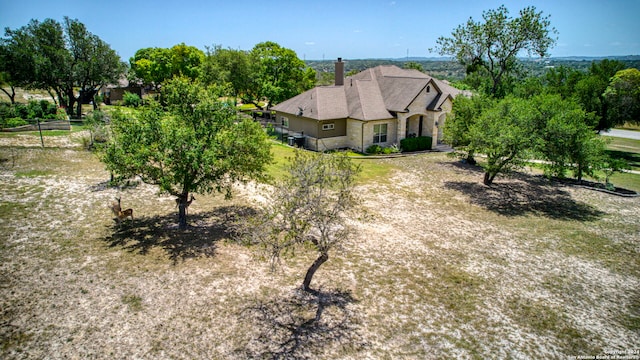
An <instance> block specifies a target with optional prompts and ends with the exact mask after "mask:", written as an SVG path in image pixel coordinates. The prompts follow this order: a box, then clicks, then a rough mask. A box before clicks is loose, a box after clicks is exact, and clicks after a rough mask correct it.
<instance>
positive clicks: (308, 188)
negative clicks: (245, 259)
mask: <svg viewBox="0 0 640 360" xmlns="http://www.w3.org/2000/svg"><path fill="white" fill-rule="evenodd" d="M359 172H360V167H359V166H358V165H356V164H354V163H352V162H351V160H350V159H349V157H348V156H346V154H332V155H327V154H319V153H312V152H306V151H303V150H296V152H295V154H294V157H293V158H292V159H290V165H289V171H288V174H287V175H286V176H285V178H284V179H283V180H282V181H281V182H280V183H279V184H277V185H276V187H275V189H274V191H273V193H272V194H271V196H270V198H269V201H268V202H267V203H266V204H265V205H264V208H263V209H262V212H261V213H260V215H259V217H257V218H256V219H255V222H254V224H253V226H252V232H251V235H252V236H253V237H254V238H255V239H256V240H257V241H258V242H259V243H260V244H262V245H263V246H264V248H265V250H266V251H267V253H268V254H269V256H270V258H271V261H272V265H274V266H275V264H277V263H278V261H279V259H280V256H281V255H282V253H283V252H285V251H287V250H290V249H292V248H293V247H295V246H296V245H300V244H308V245H310V246H311V247H312V248H313V249H315V250H316V251H317V252H318V253H319V256H318V258H317V259H316V260H315V261H314V262H313V264H311V266H310V267H309V269H308V270H307V272H306V274H305V277H304V281H303V282H302V288H303V289H304V290H305V291H310V292H312V291H313V290H312V289H311V287H310V285H311V281H312V279H313V276H314V274H315V273H316V271H317V270H318V268H320V266H321V265H322V264H324V263H325V262H326V261H327V260H328V259H329V252H330V251H331V250H332V249H335V248H337V247H339V246H340V245H341V244H343V242H344V240H345V239H346V237H347V234H348V233H349V231H350V229H349V226H348V222H347V220H348V214H350V213H352V212H353V211H354V210H355V209H356V208H357V206H358V204H359V203H360V199H359V198H358V197H357V196H356V195H355V194H354V192H353V188H354V184H355V179H356V176H357V174H358V173H359Z"/></svg>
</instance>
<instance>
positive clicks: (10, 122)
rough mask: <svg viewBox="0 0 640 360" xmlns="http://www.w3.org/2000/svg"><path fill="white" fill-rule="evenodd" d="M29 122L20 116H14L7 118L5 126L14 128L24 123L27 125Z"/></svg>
mask: <svg viewBox="0 0 640 360" xmlns="http://www.w3.org/2000/svg"><path fill="white" fill-rule="evenodd" d="M27 124H28V123H27V121H26V120H24V119H22V118H19V117H14V118H9V119H5V123H4V127H6V128H14V127H18V126H22V125H27Z"/></svg>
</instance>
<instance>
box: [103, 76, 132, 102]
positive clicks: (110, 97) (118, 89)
mask: <svg viewBox="0 0 640 360" xmlns="http://www.w3.org/2000/svg"><path fill="white" fill-rule="evenodd" d="M125 92H129V93H132V94H137V95H138V96H139V97H140V98H142V87H141V86H139V85H134V84H130V83H129V80H127V79H126V78H124V77H122V78H120V80H118V83H117V84H109V85H106V86H104V87H103V88H102V89H101V90H100V95H102V96H103V97H104V103H105V104H107V105H112V104H115V102H116V101H122V99H123V98H124V93H125Z"/></svg>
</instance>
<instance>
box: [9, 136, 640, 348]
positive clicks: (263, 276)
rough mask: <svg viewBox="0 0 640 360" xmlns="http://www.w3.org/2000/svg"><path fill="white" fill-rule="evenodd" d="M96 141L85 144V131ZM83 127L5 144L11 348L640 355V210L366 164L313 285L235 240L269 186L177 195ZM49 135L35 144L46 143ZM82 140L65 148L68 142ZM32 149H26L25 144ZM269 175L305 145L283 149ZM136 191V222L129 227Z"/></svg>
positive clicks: (445, 164)
mask: <svg viewBox="0 0 640 360" xmlns="http://www.w3.org/2000/svg"><path fill="white" fill-rule="evenodd" d="M78 134H81V133H78ZM77 136H80V135H77V134H75V133H71V134H69V135H68V136H67V137H64V136H52V137H48V138H47V139H45V143H47V141H49V143H50V144H54V141H56V143H55V144H57V145H58V146H57V147H54V146H52V145H50V146H49V147H47V148H45V149H41V148H39V147H38V146H39V138H38V137H37V136H34V135H25V136H23V137H18V138H15V137H14V138H9V137H5V136H4V135H0V178H1V179H2V180H1V181H0V279H1V282H0V284H1V286H0V357H1V358H3V359H23V358H92V359H112V358H153V359H169V358H171V359H195V358H206V359H221V358H224V359H245V358H349V359H397V358H401V359H414V358H417V359H443V358H447V359H449V358H466V359H485V358H518V359H539V358H568V357H570V356H592V357H594V356H597V355H604V354H605V351H627V350H629V349H632V350H633V349H639V348H640V336H638V334H639V331H640V256H639V255H640V254H639V253H640V246H639V243H638V241H639V240H638V234H640V200H639V199H638V198H631V199H629V198H620V197H616V196H611V195H608V194H604V193H600V192H596V191H590V190H586V189H580V188H573V187H569V186H564V185H559V184H555V183H550V182H547V181H546V180H544V179H543V178H540V177H535V176H531V175H528V174H524V173H522V174H517V175H516V176H514V177H511V178H503V177H499V178H497V179H496V181H495V183H494V185H493V186H492V187H486V186H484V185H482V172H481V171H480V170H479V169H478V168H476V167H470V166H467V165H464V164H461V163H459V162H457V161H455V160H453V159H451V158H448V157H447V156H446V155H444V154H438V153H430V154H421V155H416V156H407V157H401V158H395V159H354V161H357V162H358V163H359V164H361V166H362V168H363V173H362V176H361V178H360V182H359V184H358V190H357V191H358V193H359V195H361V196H362V198H363V200H364V211H363V214H365V213H366V216H364V217H363V218H362V219H352V221H351V223H352V226H353V227H354V229H355V232H354V233H353V235H352V236H350V237H349V239H346V243H345V245H344V247H343V248H341V249H339V250H338V251H335V252H332V253H330V258H329V261H328V262H327V263H326V264H324V265H323V266H322V267H321V268H320V269H319V271H318V273H317V274H316V276H315V277H314V281H313V283H312V286H313V287H315V288H317V289H319V290H320V293H319V295H318V296H311V295H309V294H304V293H302V292H300V291H299V290H297V289H298V287H299V285H300V284H301V282H302V278H303V276H304V272H305V271H306V269H307V267H308V266H309V265H310V264H311V263H312V262H313V260H314V259H315V257H316V254H315V253H313V252H312V251H310V249H307V248H300V249H297V250H296V251H295V254H291V256H290V257H288V258H286V259H285V260H284V262H283V264H282V267H281V268H279V269H278V270H277V271H276V272H270V270H269V264H268V261H266V260H265V258H264V256H263V255H262V254H261V252H260V251H259V250H260V249H259V248H257V247H253V246H247V245H244V244H242V243H239V242H238V241H237V240H236V239H235V238H234V237H233V234H234V229H235V228H234V226H235V224H236V219H238V218H242V217H243V216H245V215H246V214H249V213H251V212H252V209H253V208H254V207H255V205H256V204H255V201H256V200H255V199H256V197H259V195H260V193H259V191H258V190H256V188H254V187H252V186H238V187H237V189H236V192H235V196H234V198H233V199H232V200H230V201H225V200H224V196H222V195H215V194H212V195H206V194H196V198H197V200H195V201H194V203H193V204H192V205H191V207H190V208H189V223H190V227H189V229H187V230H185V231H179V230H178V229H177V210H176V208H175V202H174V199H173V198H171V197H167V196H162V195H158V194H157V192H156V189H155V188H154V187H151V186H147V185H145V184H137V185H136V184H134V185H133V186H130V187H127V188H113V187H109V186H107V183H108V180H109V174H108V173H107V172H106V171H105V170H104V166H103V165H102V164H100V162H99V161H98V160H97V159H96V157H95V156H94V155H93V154H91V153H89V152H86V151H84V150H82V149H81V148H79V147H78V142H77V141H76V140H77V138H75V137H77ZM31 138H34V139H31ZM65 138H66V141H65V140H64V139H65ZM18 141H20V142H18ZM272 151H273V153H274V155H275V157H276V161H275V162H274V164H271V165H270V168H269V173H270V174H271V175H273V176H275V177H277V176H278V174H279V173H281V172H282V171H283V169H284V164H285V160H284V159H285V157H287V156H290V155H291V154H292V150H291V148H290V147H287V146H282V145H274V146H273V148H272ZM116 196H118V197H120V198H121V199H122V206H123V207H124V208H132V209H134V220H133V221H126V222H124V223H123V224H121V225H116V224H115V222H114V221H113V219H112V218H113V216H112V214H111V213H110V210H109V206H110V204H111V203H112V202H113V201H114V200H115V197H116Z"/></svg>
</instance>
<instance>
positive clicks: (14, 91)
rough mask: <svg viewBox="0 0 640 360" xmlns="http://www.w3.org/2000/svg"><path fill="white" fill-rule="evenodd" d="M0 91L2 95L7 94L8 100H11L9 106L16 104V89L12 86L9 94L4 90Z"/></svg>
mask: <svg viewBox="0 0 640 360" xmlns="http://www.w3.org/2000/svg"><path fill="white" fill-rule="evenodd" d="M1 90H2V92H3V93H5V94H7V96H8V97H9V99H11V104H15V103H16V89H15V88H14V87H13V86H11V93H9V92H8V91H7V90H5V89H4V88H2V89H1Z"/></svg>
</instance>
